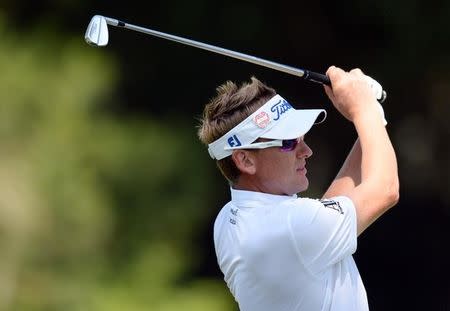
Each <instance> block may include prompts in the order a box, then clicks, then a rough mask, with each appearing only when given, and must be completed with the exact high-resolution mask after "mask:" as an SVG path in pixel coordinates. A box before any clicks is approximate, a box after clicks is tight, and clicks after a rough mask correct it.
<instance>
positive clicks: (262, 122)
mask: <svg viewBox="0 0 450 311" xmlns="http://www.w3.org/2000/svg"><path fill="white" fill-rule="evenodd" d="M253 121H254V122H255V124H256V126H258V127H259V128H262V129H263V128H265V127H266V126H267V124H269V123H270V117H269V115H268V114H267V112H265V111H261V112H260V113H258V114H257V115H256V116H255V117H254V118H253Z"/></svg>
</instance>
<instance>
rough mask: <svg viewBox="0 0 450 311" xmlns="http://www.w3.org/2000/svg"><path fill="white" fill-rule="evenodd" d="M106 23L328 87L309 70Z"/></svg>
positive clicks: (112, 21) (110, 21)
mask: <svg viewBox="0 0 450 311" xmlns="http://www.w3.org/2000/svg"><path fill="white" fill-rule="evenodd" d="M105 19H106V22H107V23H108V25H111V26H116V27H121V28H126V29H130V30H134V31H137V32H142V33H145V34H149V35H152V36H155V37H159V38H163V39H167V40H170V41H174V42H178V43H181V44H185V45H189V46H193V47H196V48H199V49H203V50H207V51H210V52H213V53H217V54H222V55H225V56H228V57H232V58H236V59H240V60H242V61H246V62H249V63H253V64H257V65H260V66H264V67H268V68H271V69H274V70H278V71H281V72H285V73H288V74H291V75H294V76H297V77H301V78H303V79H306V80H309V81H313V82H317V83H322V84H327V85H330V80H329V78H328V77H327V76H326V75H323V74H319V73H316V72H312V71H309V70H303V69H299V68H295V67H292V66H287V65H283V64H279V63H276V62H272V61H269V60H265V59H262V58H259V57H255V56H251V55H248V54H244V53H239V52H235V51H232V50H228V49H224V48H221V47H217V46H214V45H211V44H206V43H202V42H199V41H195V40H191V39H186V38H183V37H179V36H174V35H171V34H168V33H164V32H160V31H156V30H152V29H148V28H144V27H140V26H136V25H132V24H128V23H125V22H122V21H119V20H117V19H114V18H110V17H105Z"/></svg>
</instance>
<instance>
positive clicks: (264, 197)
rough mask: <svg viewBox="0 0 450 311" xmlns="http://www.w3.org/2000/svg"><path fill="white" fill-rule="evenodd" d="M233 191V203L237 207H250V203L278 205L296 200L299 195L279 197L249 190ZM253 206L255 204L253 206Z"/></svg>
mask: <svg viewBox="0 0 450 311" xmlns="http://www.w3.org/2000/svg"><path fill="white" fill-rule="evenodd" d="M230 190H231V201H232V202H233V203H235V204H237V205H248V204H249V203H250V204H251V203H252V202H253V203H257V204H258V205H260V204H277V203H281V202H284V201H287V200H292V199H296V198H297V195H296V194H293V195H278V194H270V193H263V192H256V191H248V190H236V189H233V188H230ZM252 205H253V204H252Z"/></svg>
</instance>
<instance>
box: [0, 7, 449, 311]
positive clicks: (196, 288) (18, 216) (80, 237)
mask: <svg viewBox="0 0 450 311" xmlns="http://www.w3.org/2000/svg"><path fill="white" fill-rule="evenodd" d="M95 14H101V15H105V16H110V17H114V18H118V19H122V20H124V21H126V22H129V23H132V24H136V25H141V26H144V27H148V28H152V29H155V30H159V31H163V32H168V33H171V34H174V35H179V36H183V37H186V38H190V39H194V40H198V41H202V42H205V43H209V44H213V45H218V46H220V47H225V48H228V49H232V50H236V51H239V52H243V53H248V54H251V55H254V56H258V57H262V58H266V59H269V60H272V61H276V62H280V63H283V64H287V65H291V66H294V67H300V68H305V69H310V70H313V71H317V72H322V73H323V72H325V71H326V69H327V68H328V67H329V66H330V65H337V66H340V67H342V68H344V69H347V70H349V69H352V68H355V67H359V68H361V69H362V70H363V71H364V72H365V73H367V74H369V75H371V76H372V77H374V78H375V79H377V80H378V81H379V82H380V83H381V84H382V85H383V86H384V88H385V89H386V90H387V93H388V99H387V100H386V102H385V104H384V109H385V113H386V116H387V120H388V123H389V124H388V131H389V133H390V135H391V138H392V141H393V143H394V147H395V149H396V151H397V156H398V162H399V173H400V180H401V197H400V202H399V203H398V205H397V206H396V207H395V208H393V209H392V210H390V211H389V212H388V213H387V214H386V215H385V216H383V217H382V218H380V219H379V220H378V221H377V222H376V223H375V224H374V225H372V227H370V228H369V229H368V230H367V231H366V232H365V233H364V234H363V235H362V236H361V237H360V239H359V245H358V251H357V252H356V254H355V258H356V261H357V263H358V266H359V269H360V272H361V274H362V277H363V280H364V283H365V285H366V288H367V292H368V297H369V303H370V307H371V310H384V311H386V310H450V284H449V280H450V264H449V263H450V255H449V251H448V249H449V243H448V239H449V237H450V194H449V188H450V187H449V186H450V161H449V154H450V152H449V145H448V143H449V133H450V122H448V118H449V115H450V105H449V97H450V70H449V69H450V57H449V52H450V45H449V39H450V27H448V21H449V19H450V2H449V1H434V2H433V3H431V2H425V1H418V0H410V1H387V0H379V1H348V2H331V1H280V2H276V1H272V2H267V1H249V0H244V1H236V0H230V1H206V0H191V1H180V0H170V1H164V2H163V1H160V2H156V1H147V2H139V1H123V2H117V1H116V2H111V1H71V0H65V1H35V2H30V1H12V0H3V1H2V3H1V4H0V34H1V38H2V39H1V43H0V46H1V48H0V68H1V70H2V74H1V75H0V310H161V311H172V310H237V306H236V304H235V303H234V302H233V299H232V297H231V295H230V294H229V292H228V290H227V288H226V285H225V284H224V282H223V280H222V275H221V273H220V271H219V269H218V267H217V264H216V258H215V254H214V249H213V244H212V224H213V221H214V218H215V215H216V213H217V212H218V210H219V209H220V208H221V206H222V205H223V204H224V203H225V202H227V200H228V198H229V193H228V186H227V185H226V183H225V182H224V180H223V179H222V178H221V176H220V174H219V173H218V171H217V170H216V168H215V165H214V162H213V161H212V160H210V159H209V157H208V154H207V151H206V149H205V147H204V146H202V145H201V144H200V143H199V141H198V139H197V137H196V126H197V125H198V118H199V117H200V115H201V113H202V109H203V106H204V104H205V103H207V102H208V100H209V99H210V98H211V97H212V96H214V94H215V88H216V86H218V85H219V84H221V83H223V82H225V81H226V80H233V81H236V82H241V81H247V80H249V78H250V77H251V76H252V75H254V76H256V77H258V78H259V79H260V80H262V81H264V82H266V83H267V84H269V85H270V86H272V87H274V88H275V89H277V91H278V92H279V93H280V94H282V95H283V96H284V97H285V98H286V99H287V100H289V101H290V102H291V103H292V104H293V105H294V106H295V107H307V108H326V109H327V110H328V119H327V121H326V123H325V124H323V125H320V126H317V127H315V128H314V129H313V131H311V133H310V134H309V135H308V138H307V141H308V143H309V144H310V146H311V148H312V149H313V151H314V155H313V157H312V158H311V159H310V161H309V164H308V175H309V179H310V185H311V187H310V189H308V191H307V192H306V193H304V194H303V195H304V196H309V197H318V196H320V195H321V194H322V193H323V192H324V190H325V188H326V186H327V185H328V184H329V183H330V181H331V180H332V178H333V176H334V175H335V174H336V172H337V170H338V169H339V166H340V164H341V163H342V162H343V160H344V158H345V155H346V152H347V151H348V150H349V149H350V147H351V145H352V143H353V141H354V139H355V137H356V136H355V132H354V130H353V128H352V125H351V124H350V123H349V122H347V121H345V120H344V119H343V117H341V116H340V115H339V114H338V113H336V112H335V111H334V110H333V108H332V106H331V104H330V102H329V101H328V99H327V98H326V96H325V94H324V92H323V89H322V87H321V86H320V85H318V84H314V83H311V82H305V81H302V80H301V79H299V78H297V77H294V76H290V75H287V74H284V73H280V72H277V71H273V70H270V69H265V68H262V67H259V66H256V65H253V64H248V63H245V62H242V61H238V60H234V59H230V58H226V57H224V56H220V55H216V54H212V53H209V52H206V51H202V50H199V49H195V48H192V47H187V46H183V45H180V44H177V43H173V42H169V41H166V40H162V39H159V38H154V37H150V36H146V35H143V34H139V33H135V32H131V31H127V30H123V29H117V28H113V27H109V31H110V43H109V45H108V46H107V47H105V48H93V47H90V46H88V45H87V44H86V43H85V42H84V32H85V30H86V27H87V25H88V23H89V21H90V19H91V17H92V16H93V15H95ZM274 269H276V267H274Z"/></svg>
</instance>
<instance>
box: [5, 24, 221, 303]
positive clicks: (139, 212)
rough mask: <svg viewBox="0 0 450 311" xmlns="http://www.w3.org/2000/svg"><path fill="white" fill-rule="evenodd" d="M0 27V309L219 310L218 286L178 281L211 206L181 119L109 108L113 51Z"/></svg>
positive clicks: (189, 262) (193, 258) (187, 268)
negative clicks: (124, 114)
mask: <svg viewBox="0 0 450 311" xmlns="http://www.w3.org/2000/svg"><path fill="white" fill-rule="evenodd" d="M0 21H2V20H0ZM6 29H7V27H5V23H4V22H3V23H0V34H1V37H2V49H0V68H2V75H1V76H0V103H1V104H0V107H1V108H0V139H1V140H0V254H1V255H0V275H1V277H0V310H144V309H150V308H151V309H152V310H164V311H169V310H179V309H183V310H226V309H227V308H229V306H230V298H229V296H228V294H227V292H226V290H225V289H224V285H223V284H222V282H218V281H216V280H208V279H195V278H194V279H192V280H190V281H183V282H182V281H180V280H183V279H187V276H189V274H190V273H191V269H192V267H193V265H195V262H196V259H197V258H196V256H195V255H194V254H195V253H196V246H195V245H193V242H192V239H193V235H194V233H195V232H196V231H195V230H196V226H197V225H198V223H199V222H201V221H204V220H205V216H204V215H209V214H208V213H204V212H202V211H207V210H208V209H209V208H210V206H209V205H210V204H211V199H210V195H209V194H208V193H209V191H208V185H207V184H206V182H207V180H208V171H207V170H204V169H202V168H201V160H202V159H204V157H205V155H204V154H199V152H198V150H200V148H198V146H197V148H193V147H192V146H193V145H194V146H195V143H193V141H195V140H196V139H195V136H194V131H193V129H192V124H188V123H187V122H186V121H184V120H175V123H174V124H172V123H171V122H162V121H157V120H149V119H147V120H145V121H144V120H143V119H134V120H130V119H128V120H123V119H118V118H115V117H113V116H112V115H111V114H109V113H107V112H105V111H104V110H103V109H102V103H105V102H108V101H114V86H115V83H116V79H117V74H118V73H117V69H116V62H115V60H114V59H112V58H106V57H105V56H104V55H103V54H102V53H101V52H100V51H99V50H95V49H89V48H87V46H85V44H84V42H82V40H81V38H79V36H77V37H76V38H75V37H74V38H70V37H69V38H68V39H67V35H66V36H64V37H63V36H62V35H57V34H54V33H53V34H50V32H48V31H47V30H45V29H37V30H35V31H34V32H33V33H28V34H27V33H21V34H20V36H19V35H18V34H16V33H14V32H11V31H6ZM64 38H66V39H64ZM181 155H182V157H181ZM186 177H189V178H188V179H187V178H186ZM199 198H202V199H201V200H200V199H199Z"/></svg>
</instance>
